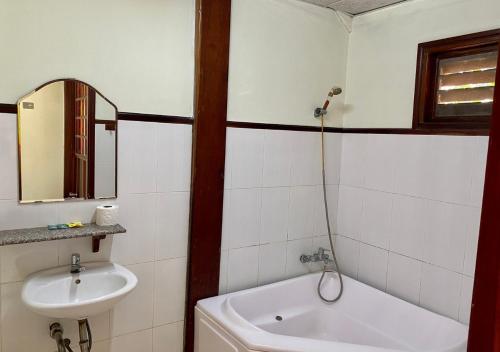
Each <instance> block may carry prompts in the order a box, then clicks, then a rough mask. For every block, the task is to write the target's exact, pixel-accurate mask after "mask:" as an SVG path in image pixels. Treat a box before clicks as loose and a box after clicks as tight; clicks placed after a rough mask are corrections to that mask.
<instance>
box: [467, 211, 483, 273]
mask: <svg viewBox="0 0 500 352" xmlns="http://www.w3.org/2000/svg"><path fill="white" fill-rule="evenodd" d="M470 211H471V217H472V218H471V221H470V225H471V227H470V229H469V230H468V231H467V236H466V238H465V258H464V271H463V273H464V274H465V275H469V276H474V273H475V271H476V257H477V245H478V240H479V225H480V223H481V209H477V208H473V209H471V210H470Z"/></svg>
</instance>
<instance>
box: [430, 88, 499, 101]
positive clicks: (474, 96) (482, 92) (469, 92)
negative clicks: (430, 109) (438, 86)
mask: <svg viewBox="0 0 500 352" xmlns="http://www.w3.org/2000/svg"><path fill="white" fill-rule="evenodd" d="M493 92H494V88H493V87H484V88H473V89H456V90H449V91H439V92H438V104H463V103H474V102H491V101H493Z"/></svg>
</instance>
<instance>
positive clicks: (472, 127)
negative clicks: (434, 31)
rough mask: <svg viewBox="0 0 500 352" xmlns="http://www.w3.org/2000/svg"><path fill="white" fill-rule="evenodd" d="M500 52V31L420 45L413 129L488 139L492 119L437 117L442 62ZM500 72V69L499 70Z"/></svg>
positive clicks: (485, 117)
mask: <svg viewBox="0 0 500 352" xmlns="http://www.w3.org/2000/svg"><path fill="white" fill-rule="evenodd" d="M495 48H497V49H500V29H495V30H490V31H485V32H479V33H473V34H467V35H462V36H458V37H453V38H446V39H441V40H436V41H431V42H427V43H421V44H419V45H418V58H417V72H416V80H415V99H414V110H413V129H414V130H421V131H428V132H433V133H435V134H443V133H458V134H461V133H463V134H472V135H487V134H488V132H489V127H490V121H491V116H460V117H458V116H457V117H436V116H435V107H436V94H435V92H436V88H437V85H438V80H437V79H438V68H439V60H442V59H446V58H450V57H455V56H462V55H464V56H465V55H474V54H478V53H481V52H487V51H491V50H492V49H495ZM499 69H500V68H499Z"/></svg>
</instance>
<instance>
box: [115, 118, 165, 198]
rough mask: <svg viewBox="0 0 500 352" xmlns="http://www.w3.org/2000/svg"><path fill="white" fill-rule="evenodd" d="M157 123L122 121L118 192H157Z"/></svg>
mask: <svg viewBox="0 0 500 352" xmlns="http://www.w3.org/2000/svg"><path fill="white" fill-rule="evenodd" d="M156 128H157V124H152V123H142V122H132V121H119V122H118V129H119V132H120V138H118V192H119V194H120V195H122V194H124V193H147V192H155V191H156V166H157V165H156V164H157V155H156V145H157V136H156V132H155V131H156Z"/></svg>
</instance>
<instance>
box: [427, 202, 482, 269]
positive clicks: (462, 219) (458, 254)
mask: <svg viewBox="0 0 500 352" xmlns="http://www.w3.org/2000/svg"><path fill="white" fill-rule="evenodd" d="M427 203H428V204H427V207H428V216H427V217H426V218H427V220H426V224H427V227H428V228H427V231H426V236H425V241H424V251H423V259H424V261H426V262H427V263H431V264H434V265H438V266H441V267H444V268H447V269H449V270H453V271H456V272H462V270H463V265H464V255H465V241H466V237H467V236H468V233H469V232H470V229H471V227H472V226H471V225H470V224H471V221H472V214H471V210H473V208H469V207H463V206H458V205H452V204H447V203H441V202H434V201H428V202H427Z"/></svg>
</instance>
